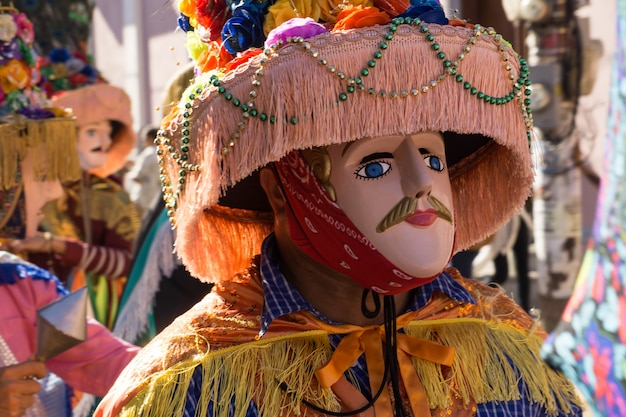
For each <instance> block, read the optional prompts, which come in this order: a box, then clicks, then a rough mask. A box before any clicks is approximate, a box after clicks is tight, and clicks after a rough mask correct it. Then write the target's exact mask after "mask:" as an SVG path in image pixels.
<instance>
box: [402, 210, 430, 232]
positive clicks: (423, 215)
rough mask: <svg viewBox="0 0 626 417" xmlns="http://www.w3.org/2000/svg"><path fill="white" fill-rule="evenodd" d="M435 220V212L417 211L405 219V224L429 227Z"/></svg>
mask: <svg viewBox="0 0 626 417" xmlns="http://www.w3.org/2000/svg"><path fill="white" fill-rule="evenodd" d="M435 220H437V211H436V210H435V209H433V208H429V209H428V210H417V211H416V212H415V213H413V214H412V215H411V216H410V217H408V218H407V219H406V221H407V222H409V223H411V224H412V225H415V226H421V227H426V226H430V225H431V224H433V223H434V222H435Z"/></svg>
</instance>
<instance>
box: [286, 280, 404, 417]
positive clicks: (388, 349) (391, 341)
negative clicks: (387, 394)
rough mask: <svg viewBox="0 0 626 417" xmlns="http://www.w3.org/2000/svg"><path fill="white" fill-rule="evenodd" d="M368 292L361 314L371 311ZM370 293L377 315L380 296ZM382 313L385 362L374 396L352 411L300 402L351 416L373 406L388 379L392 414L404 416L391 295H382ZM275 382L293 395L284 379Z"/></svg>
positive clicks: (343, 416)
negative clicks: (367, 302)
mask: <svg viewBox="0 0 626 417" xmlns="http://www.w3.org/2000/svg"><path fill="white" fill-rule="evenodd" d="M368 292H369V290H365V291H363V297H362V299H361V300H362V302H361V309H362V310H363V315H365V314H366V312H367V313H368V314H371V313H372V312H371V311H370V310H367V309H366V308H365V300H366V298H367V294H368ZM372 294H373V295H375V296H374V303H375V305H376V310H378V311H377V312H376V314H375V316H376V315H378V312H380V298H379V296H378V294H377V293H375V292H373V291H372ZM383 313H384V329H385V351H384V353H383V360H384V363H385V372H384V374H383V380H382V382H381V384H380V387H379V388H378V391H377V392H376V395H374V397H373V398H372V399H371V400H368V401H367V403H366V404H365V405H364V406H362V407H360V408H358V409H356V410H353V411H331V410H325V409H323V408H322V407H319V406H317V405H315V404H313V403H311V402H309V401H307V400H304V399H303V400H302V404H304V405H305V406H306V407H308V408H310V409H312V410H314V411H317V412H318V413H323V414H327V415H329V416H333V417H348V416H353V415H356V414H359V413H362V412H364V411H365V410H367V409H369V408H371V407H373V406H374V403H375V402H376V400H378V398H379V397H380V395H381V394H382V392H383V390H384V389H385V388H386V386H387V382H388V381H390V382H391V387H392V390H393V396H394V409H395V412H394V415H395V417H406V413H405V411H404V406H403V402H402V396H401V394H400V370H399V365H398V347H397V337H396V332H397V326H396V303H395V300H394V298H393V296H385V297H384V302H383ZM375 316H374V317H375ZM366 317H367V316H366ZM276 382H277V383H278V387H279V388H280V389H281V390H283V391H285V393H286V394H287V395H290V396H291V397H293V393H291V392H289V386H288V385H287V383H285V382H284V381H279V380H276Z"/></svg>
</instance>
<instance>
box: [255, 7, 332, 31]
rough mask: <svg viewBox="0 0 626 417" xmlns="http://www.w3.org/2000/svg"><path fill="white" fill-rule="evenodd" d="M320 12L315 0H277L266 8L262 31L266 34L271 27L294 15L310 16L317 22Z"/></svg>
mask: <svg viewBox="0 0 626 417" xmlns="http://www.w3.org/2000/svg"><path fill="white" fill-rule="evenodd" d="M321 14H322V10H321V9H320V6H319V4H318V3H317V1H312V0H277V1H276V3H274V4H272V5H271V6H270V7H269V8H268V9H267V14H266V15H265V24H264V25H263V31H264V32H265V34H268V33H270V32H271V31H272V29H274V28H276V27H278V26H280V25H282V24H283V23H285V22H286V21H288V20H291V19H293V18H295V17H302V18H304V17H310V18H311V19H313V20H314V21H316V22H319V20H320V17H321Z"/></svg>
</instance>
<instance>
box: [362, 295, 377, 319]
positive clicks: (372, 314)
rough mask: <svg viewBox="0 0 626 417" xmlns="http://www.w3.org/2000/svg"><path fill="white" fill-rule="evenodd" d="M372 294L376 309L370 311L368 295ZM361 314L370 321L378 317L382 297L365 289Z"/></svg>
mask: <svg viewBox="0 0 626 417" xmlns="http://www.w3.org/2000/svg"><path fill="white" fill-rule="evenodd" d="M370 292H371V293H372V301H374V309H373V310H368V308H367V294H369V293H370ZM361 313H363V316H364V317H366V318H368V319H373V318H376V316H378V314H379V313H380V296H379V295H378V293H377V292H374V291H371V290H369V289H367V288H366V289H364V290H363V294H362V295H361Z"/></svg>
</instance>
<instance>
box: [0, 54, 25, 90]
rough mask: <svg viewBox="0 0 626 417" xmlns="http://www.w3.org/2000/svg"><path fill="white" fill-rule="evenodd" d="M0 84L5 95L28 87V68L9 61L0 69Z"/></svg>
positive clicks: (19, 63)
mask: <svg viewBox="0 0 626 417" xmlns="http://www.w3.org/2000/svg"><path fill="white" fill-rule="evenodd" d="M0 84H1V85H2V90H3V91H4V92H5V94H9V93H11V92H13V91H15V90H21V89H24V88H26V87H28V85H29V84H30V70H29V68H28V67H27V66H26V65H25V64H24V63H22V62H20V61H18V60H15V59H14V60H11V61H9V62H8V63H7V64H6V65H5V66H4V67H2V68H0Z"/></svg>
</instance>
